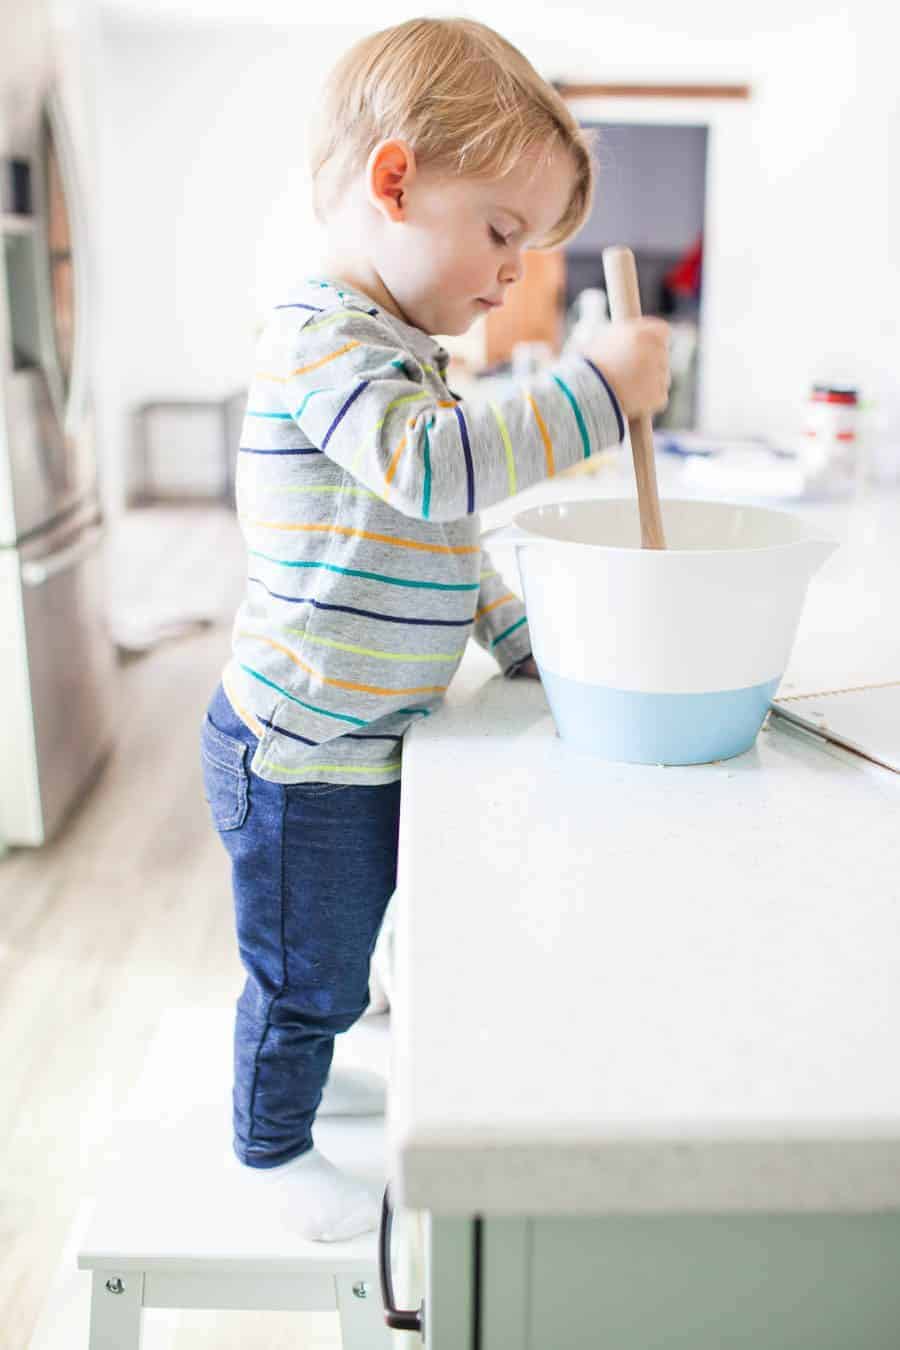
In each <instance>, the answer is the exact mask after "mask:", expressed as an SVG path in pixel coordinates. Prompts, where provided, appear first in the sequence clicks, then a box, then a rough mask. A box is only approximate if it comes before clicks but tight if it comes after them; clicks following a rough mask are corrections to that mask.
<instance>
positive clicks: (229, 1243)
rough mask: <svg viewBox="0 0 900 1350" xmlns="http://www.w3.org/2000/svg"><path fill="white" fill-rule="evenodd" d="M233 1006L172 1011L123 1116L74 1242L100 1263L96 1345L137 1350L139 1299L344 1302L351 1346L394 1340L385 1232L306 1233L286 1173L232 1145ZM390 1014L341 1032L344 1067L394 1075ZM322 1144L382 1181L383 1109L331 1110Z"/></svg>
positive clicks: (366, 1348) (359, 1348) (321, 1123)
mask: <svg viewBox="0 0 900 1350" xmlns="http://www.w3.org/2000/svg"><path fill="white" fill-rule="evenodd" d="M233 1025H234V1012H233V1010H232V1009H219V1008H215V1009H187V1010H181V1009H176V1010H172V1011H170V1012H167V1013H166V1014H165V1016H164V1017H163V1019H162V1022H161V1024H160V1027H159V1031H158V1032H157V1035H156V1037H155V1039H154V1041H153V1042H152V1044H151V1046H150V1050H149V1053H148V1058H147V1063H146V1066H145V1068H144V1071H143V1074H142V1076H141V1078H140V1080H139V1082H138V1084H137V1086H136V1088H135V1090H134V1092H133V1094H132V1096H131V1098H130V1099H129V1102H128V1104H127V1106H126V1107H125V1110H124V1111H123V1112H122V1114H121V1115H120V1116H119V1117H118V1118H117V1120H116V1123H115V1127H114V1129H113V1132H112V1137H111V1142H110V1147H109V1151H108V1153H107V1155H106V1157H105V1161H104V1165H103V1168H102V1169H101V1189H100V1192H99V1194H98V1197H97V1204H96V1208H95V1210H94V1214H93V1217H92V1220H91V1222H90V1224H89V1227H88V1229H87V1231H86V1233H85V1235H84V1238H83V1240H82V1243H81V1246H80V1249H79V1252H78V1267H79V1269H81V1270H90V1271H92V1272H93V1277H92V1293H91V1322H90V1340H89V1350H139V1346H140V1343H141V1313H142V1310H143V1309H144V1308H221V1309H231V1308H251V1309H252V1308H257V1309H267V1310H272V1311H275V1310H281V1309H284V1310H293V1309H296V1310H298V1311H299V1310H308V1311H328V1310H337V1311H338V1313H339V1315H340V1321H341V1332H342V1337H343V1345H344V1350H386V1348H387V1347H389V1346H390V1345H391V1344H392V1338H391V1333H390V1331H388V1329H387V1328H386V1327H385V1324H384V1317H383V1311H382V1305H381V1294H380V1288H379V1282H378V1271H377V1264H376V1234H375V1233H366V1234H365V1235H364V1236H362V1237H359V1238H354V1239H352V1240H351V1241H348V1242H333V1243H330V1242H308V1241H305V1240H304V1239H303V1238H302V1237H300V1236H299V1233H298V1227H297V1221H296V1220H297V1212H298V1200H297V1197H296V1196H295V1195H294V1194H293V1193H292V1186H291V1177H290V1175H288V1176H286V1177H285V1178H284V1180H283V1184H281V1185H277V1184H273V1181H272V1179H265V1178H264V1179H262V1184H260V1177H259V1174H258V1172H257V1171H256V1170H255V1169H253V1168H249V1167H245V1166H244V1165H243V1164H242V1163H240V1162H239V1161H238V1159H237V1158H236V1157H235V1155H234V1152H233V1150H232V1145H231V1139H232V1128H231V1086H232V1035H233ZM388 1060H389V1016H388V1014H387V1013H382V1014H378V1015H374V1016H371V1017H367V1018H363V1019H362V1020H361V1021H360V1022H358V1023H357V1024H356V1026H355V1027H353V1028H352V1030H351V1031H350V1032H348V1033H347V1034H346V1035H344V1036H339V1037H338V1038H337V1040H336V1042H335V1064H355V1065H360V1066H364V1067H366V1068H370V1069H374V1070H376V1071H377V1072H379V1073H382V1074H383V1075H384V1076H385V1077H387V1076H388ZM314 1137H315V1141H316V1145H317V1147H319V1148H321V1150H322V1152H323V1153H324V1154H325V1155H326V1156H327V1157H328V1158H330V1159H331V1161H332V1162H334V1163H335V1164H336V1165H337V1166H339V1167H341V1168H342V1169H344V1170H346V1171H347V1172H350V1173H352V1174H353V1175H355V1176H358V1177H359V1178H360V1179H363V1180H366V1181H368V1182H369V1183H370V1184H372V1185H373V1186H375V1187H376V1188H378V1189H379V1190H381V1189H383V1187H384V1180H385V1163H386V1160H385V1121H384V1117H383V1116H358V1117H328V1118H325V1119H321V1120H317V1121H316V1123H315V1126H314Z"/></svg>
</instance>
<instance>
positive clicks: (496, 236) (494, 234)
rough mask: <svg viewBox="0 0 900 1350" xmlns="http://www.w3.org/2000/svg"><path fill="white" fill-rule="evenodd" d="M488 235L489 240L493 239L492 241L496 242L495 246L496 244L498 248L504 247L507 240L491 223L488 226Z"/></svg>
mask: <svg viewBox="0 0 900 1350" xmlns="http://www.w3.org/2000/svg"><path fill="white" fill-rule="evenodd" d="M490 235H491V240H492V241H493V243H495V244H497V246H498V247H499V248H505V247H506V242H507V241H506V240H505V239H504V237H503V235H502V234H500V233H499V232H498V231H497V230H495V229H494V227H493V225H492V226H491V228H490Z"/></svg>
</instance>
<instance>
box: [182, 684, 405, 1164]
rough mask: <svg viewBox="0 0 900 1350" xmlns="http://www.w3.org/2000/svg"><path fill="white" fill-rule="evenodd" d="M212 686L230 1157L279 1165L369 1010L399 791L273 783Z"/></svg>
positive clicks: (206, 750)
mask: <svg viewBox="0 0 900 1350" xmlns="http://www.w3.org/2000/svg"><path fill="white" fill-rule="evenodd" d="M256 744H257V742H256V738H255V737H254V735H253V733H252V732H251V731H250V730H249V728H247V727H246V726H245V725H244V723H243V722H242V721H241V719H240V718H239V717H237V715H236V714H235V713H234V711H233V710H232V708H231V705H230V703H229V702H228V699H227V697H226V695H225V691H224V690H223V688H222V686H221V684H220V685H219V686H218V688H217V689H216V691H215V693H214V694H213V696H212V699H211V700H210V704H209V708H208V710H207V714H206V717H205V719H204V723H203V730H202V742H201V758H202V764H203V779H204V786H205V791H206V799H207V801H208V803H209V808H210V812H211V815H212V820H213V824H214V825H215V827H216V829H217V831H218V833H219V836H220V838H221V840H222V842H223V844H224V845H225V848H226V849H227V851H228V853H229V854H230V856H231V863H232V873H231V875H232V891H233V894H234V906H235V921H236V927H237V939H238V946H239V949H240V955H241V962H242V964H243V967H244V969H245V971H246V972H247V980H246V983H245V985H244V988H243V991H242V993H241V995H240V997H239V998H238V1000H237V1013H236V1017H235V1028H234V1090H233V1123H234V1151H235V1153H236V1154H237V1156H238V1158H239V1159H240V1160H241V1162H243V1163H246V1164H247V1165H248V1166H250V1167H275V1166H277V1165H278V1164H279V1163H283V1162H287V1161H288V1160H289V1159H290V1158H294V1157H296V1156H298V1155H299V1154H301V1153H305V1152H306V1151H307V1150H308V1149H310V1148H311V1147H312V1142H313V1141H312V1134H311V1128H312V1123H313V1119H314V1117H315V1114H316V1110H317V1108H318V1105H319V1102H320V1101H321V1099H322V1089H323V1087H324V1085H325V1080H326V1078H327V1077H328V1071H329V1069H330V1067H331V1058H332V1054H333V1051H334V1037H335V1034H336V1033H337V1032H341V1031H347V1030H348V1028H349V1027H351V1026H352V1025H353V1023H354V1022H355V1021H356V1020H357V1019H358V1018H359V1017H360V1016H361V1015H362V1013H363V1012H364V1011H365V1009H366V1007H367V1005H368V1002H369V962H370V960H371V956H372V951H373V949H374V947H375V940H376V938H377V937H378V930H379V928H380V927H381V921H382V919H383V917H384V911H385V909H386V907H387V903H388V900H389V899H390V897H391V895H392V893H393V891H394V888H395V885H396V881H397V838H398V831H399V823H400V783H399V782H395V783H387V784H382V785H380V786H372V785H368V784H363V785H356V784H347V785H344V784H342V783H294V784H281V783H270V782H268V781H266V780H265V779H263V778H259V777H258V776H257V775H256V774H254V773H252V772H251V771H250V768H249V764H250V761H251V759H252V758H253V752H254V750H255V749H256Z"/></svg>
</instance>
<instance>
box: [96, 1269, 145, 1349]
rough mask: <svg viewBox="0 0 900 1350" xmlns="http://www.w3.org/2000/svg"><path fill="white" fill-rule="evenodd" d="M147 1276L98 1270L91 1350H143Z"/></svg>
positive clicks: (132, 1271)
mask: <svg viewBox="0 0 900 1350" xmlns="http://www.w3.org/2000/svg"><path fill="white" fill-rule="evenodd" d="M143 1302H144V1274H143V1271H139V1270H126V1271H124V1272H123V1273H121V1274H117V1272H116V1271H114V1270H95V1271H94V1278H93V1282H92V1284H91V1332H90V1339H89V1341H88V1350H141V1309H142V1307H143Z"/></svg>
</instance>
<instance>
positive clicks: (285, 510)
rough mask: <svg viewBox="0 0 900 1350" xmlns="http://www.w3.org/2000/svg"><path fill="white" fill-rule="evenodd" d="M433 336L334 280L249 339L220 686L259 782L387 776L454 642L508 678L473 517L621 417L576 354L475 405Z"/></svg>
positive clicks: (610, 432) (448, 662) (316, 285)
mask: <svg viewBox="0 0 900 1350" xmlns="http://www.w3.org/2000/svg"><path fill="white" fill-rule="evenodd" d="M448 360H449V356H448V353H447V351H446V350H445V349H444V348H443V347H442V346H441V345H440V344H439V343H438V342H437V341H436V340H435V339H434V338H432V337H429V336H428V335H427V334H426V333H424V332H422V331H421V330H420V329H418V328H415V327H413V326H411V325H410V324H407V323H404V322H403V321H401V320H400V319H398V318H396V317H395V316H394V315H392V314H390V313H388V312H386V311H385V310H383V309H382V308H381V307H380V306H377V305H376V304H375V303H374V302H373V301H372V300H371V299H370V298H369V297H368V296H366V295H364V294H362V293H361V292H360V291H357V290H353V289H350V288H348V287H346V286H343V285H342V284H340V283H332V282H328V281H307V282H303V283H300V284H299V285H297V286H295V287H294V288H293V289H292V291H291V293H290V294H287V295H285V297H284V303H283V304H280V305H278V306H277V307H276V308H275V309H274V310H273V312H272V314H271V317H270V318H269V320H268V322H267V324H266V326H265V328H264V330H263V332H262V334H261V336H260V339H259V342H258V345H257V365H256V370H255V373H254V376H253V379H252V382H251V386H250V392H249V397H248V401H247V409H246V414H245V417H244V424H243V428H242V432H241V443H240V450H239V453H238V465H237V476H236V496H237V508H238V515H239V519H240V525H241V529H242V531H243V535H244V538H245V540H246V545H247V556H248V577H247V591H246V596H245V599H244V601H243V603H242V604H241V605H240V607H239V609H238V612H237V616H236V619H235V623H234V631H233V636H232V655H231V660H230V661H229V662H228V664H227V666H226V668H225V671H224V672H223V683H224V686H225V689H226V692H227V694H228V697H229V699H230V701H231V703H232V705H233V707H234V709H235V711H236V712H237V713H238V715H239V716H240V717H241V718H242V719H243V720H244V721H245V722H246V724H247V725H248V726H249V727H250V728H251V730H252V731H253V732H254V733H255V735H256V736H258V737H259V744H258V746H257V749H256V751H255V753H254V756H253V761H252V769H253V771H254V772H255V773H256V774H258V775H260V776H261V777H262V778H265V779H268V780H270V781H272V782H282V783H300V782H328V783H370V784H379V783H389V782H392V781H394V780H395V779H397V778H399V777H400V769H401V755H402V744H403V734H404V732H405V731H406V729H407V728H408V727H409V726H410V724H411V723H412V722H413V721H414V720H416V719H418V718H422V717H427V716H429V714H430V713H432V712H433V711H434V710H435V709H436V708H437V707H438V706H439V705H440V703H441V700H442V698H443V695H444V693H445V692H446V689H447V686H448V685H449V683H450V680H451V679H452V677H453V674H454V672H455V670H456V669H457V667H458V665H459V663H460V661H461V659H462V656H463V651H464V649H465V645H466V641H467V639H468V637H469V636H470V635H471V636H473V637H474V638H475V641H476V642H478V643H479V645H480V646H482V647H483V648H485V649H486V650H488V651H490V652H491V653H492V654H493V655H494V657H495V658H496V660H497V662H498V664H499V666H500V669H501V670H502V671H503V672H504V673H509V672H510V671H511V670H512V668H513V667H514V666H515V665H516V664H517V663H518V662H520V661H521V660H522V659H523V658H524V657H525V656H527V655H528V654H529V652H530V650H531V643H530V639H529V635H528V625H527V622H526V618H525V610H524V606H523V604H522V601H521V600H520V599H519V597H518V596H517V595H514V594H513V593H512V592H511V591H510V590H509V588H508V587H507V586H506V585H504V583H503V581H502V580H501V578H500V577H499V575H498V574H497V572H496V571H495V569H494V567H493V566H492V563H491V560H490V558H489V557H488V555H487V554H486V553H485V551H484V550H483V549H482V548H481V545H480V542H479V533H480V524H479V517H478V511H479V509H480V508H482V507H486V506H489V505H491V504H492V503H495V502H499V501H502V500H503V499H504V498H506V497H509V496H512V495H513V494H514V493H517V492H520V491H522V490H523V489H524V488H527V487H530V486H531V485H532V484H534V483H537V482H539V481H540V480H542V479H544V478H548V477H551V476H552V475H553V474H554V473H557V472H559V470H561V469H564V468H567V467H568V466H569V465H572V464H575V463H577V462H578V461H579V460H581V459H583V458H585V457H586V456H588V455H590V454H592V453H596V452H597V451H599V450H601V449H603V448H604V447H606V446H610V445H613V444H616V443H619V442H621V441H622V440H623V439H624V434H625V428H624V424H623V421H622V414H621V411H620V409H619V406H618V404H617V402H616V399H615V397H614V395H613V394H612V391H611V389H610V387H609V385H608V384H607V381H606V380H605V378H604V377H603V375H602V374H601V373H600V371H599V370H598V369H597V368H596V366H594V365H593V364H592V362H590V361H589V360H588V359H587V358H585V357H583V356H576V355H568V356H563V357H562V358H560V359H559V361H558V362H557V363H556V364H555V365H553V366H552V367H550V368H548V369H547V370H545V371H542V372H540V373H539V374H536V375H535V376H533V377H532V378H530V379H529V380H527V381H526V382H521V383H514V382H512V381H510V383H509V385H508V386H504V388H503V392H502V393H501V394H497V395H495V396H494V397H492V398H491V399H484V400H482V401H478V400H476V399H468V398H467V399H459V398H458V397H456V396H454V394H453V393H452V392H451V390H450V389H448V387H447V384H446V381H445V378H444V377H445V373H446V369H447V363H448Z"/></svg>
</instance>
